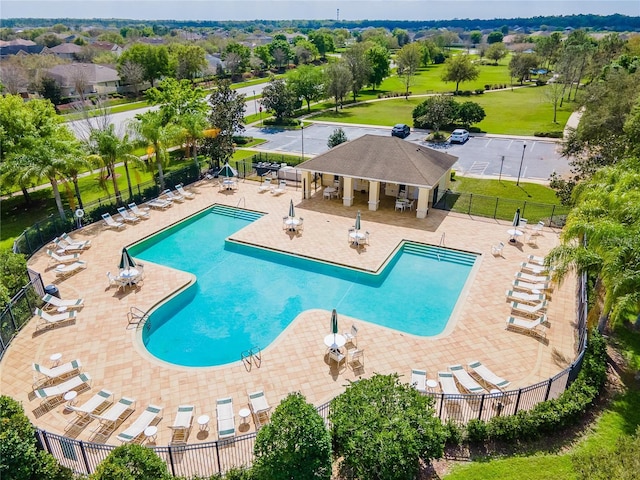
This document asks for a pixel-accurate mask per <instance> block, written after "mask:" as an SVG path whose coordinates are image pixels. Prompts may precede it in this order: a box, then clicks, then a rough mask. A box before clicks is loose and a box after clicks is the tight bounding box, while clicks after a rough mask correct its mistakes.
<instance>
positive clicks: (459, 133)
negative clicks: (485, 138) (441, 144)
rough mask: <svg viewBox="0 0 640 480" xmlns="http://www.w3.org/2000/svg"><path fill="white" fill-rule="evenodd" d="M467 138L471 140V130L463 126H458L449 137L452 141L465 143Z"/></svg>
mask: <svg viewBox="0 0 640 480" xmlns="http://www.w3.org/2000/svg"><path fill="white" fill-rule="evenodd" d="M467 140H469V132H467V131H466V130H464V129H462V128H456V129H455V130H454V131H453V132H451V136H450V137H449V142H451V143H464V142H466V141H467Z"/></svg>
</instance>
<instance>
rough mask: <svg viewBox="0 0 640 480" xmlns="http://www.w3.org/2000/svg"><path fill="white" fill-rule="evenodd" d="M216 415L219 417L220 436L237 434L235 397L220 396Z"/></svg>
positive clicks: (221, 437) (222, 437)
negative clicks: (234, 411) (234, 407)
mask: <svg viewBox="0 0 640 480" xmlns="http://www.w3.org/2000/svg"><path fill="white" fill-rule="evenodd" d="M216 416H217V417H218V438H219V439H220V440H222V439H224V438H229V437H233V436H234V435H235V434H236V424H235V419H234V413H233V399H232V398H231V397H229V398H219V399H218V400H217V401H216Z"/></svg>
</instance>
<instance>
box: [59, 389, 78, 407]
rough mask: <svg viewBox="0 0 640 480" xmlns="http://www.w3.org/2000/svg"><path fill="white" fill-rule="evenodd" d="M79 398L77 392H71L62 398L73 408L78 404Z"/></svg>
mask: <svg viewBox="0 0 640 480" xmlns="http://www.w3.org/2000/svg"><path fill="white" fill-rule="evenodd" d="M77 396H78V392H76V391H75V390H69V391H68V392H67V393H65V394H64V395H63V396H62V398H64V400H65V401H66V402H67V407H71V406H73V405H74V404H75V403H76V397H77Z"/></svg>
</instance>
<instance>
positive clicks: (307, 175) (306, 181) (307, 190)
mask: <svg viewBox="0 0 640 480" xmlns="http://www.w3.org/2000/svg"><path fill="white" fill-rule="evenodd" d="M300 174H301V175H300V177H301V178H300V179H301V180H302V185H303V191H302V198H303V199H304V198H311V172H309V171H308V170H300Z"/></svg>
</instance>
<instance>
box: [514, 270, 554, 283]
mask: <svg viewBox="0 0 640 480" xmlns="http://www.w3.org/2000/svg"><path fill="white" fill-rule="evenodd" d="M516 279H518V280H524V281H525V282H533V283H544V282H548V281H549V280H551V277H549V275H530V274H528V273H523V272H517V273H516Z"/></svg>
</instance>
